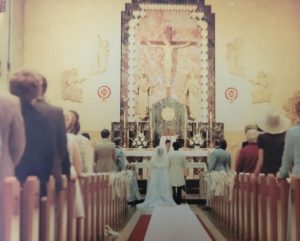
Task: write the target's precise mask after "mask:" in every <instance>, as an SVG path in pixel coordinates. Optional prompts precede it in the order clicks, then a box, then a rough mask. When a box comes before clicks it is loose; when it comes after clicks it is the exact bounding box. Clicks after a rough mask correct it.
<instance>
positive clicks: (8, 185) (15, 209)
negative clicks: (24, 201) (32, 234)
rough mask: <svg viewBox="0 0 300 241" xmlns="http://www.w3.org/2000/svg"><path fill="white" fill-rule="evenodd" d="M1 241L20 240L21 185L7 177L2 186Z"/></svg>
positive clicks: (0, 202)
mask: <svg viewBox="0 0 300 241" xmlns="http://www.w3.org/2000/svg"><path fill="white" fill-rule="evenodd" d="M0 185H1V186H0V212H1V215H0V240H1V241H19V240H20V225H19V224H20V184H19V182H18V180H17V179H16V178H15V177H7V178H5V180H4V181H3V183H2V184H0Z"/></svg>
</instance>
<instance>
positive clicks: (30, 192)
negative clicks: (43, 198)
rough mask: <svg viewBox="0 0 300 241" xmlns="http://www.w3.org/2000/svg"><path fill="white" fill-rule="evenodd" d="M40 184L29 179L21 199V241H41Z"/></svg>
mask: <svg viewBox="0 0 300 241" xmlns="http://www.w3.org/2000/svg"><path fill="white" fill-rule="evenodd" d="M39 205H40V183H39V180H38V179H37V178H36V177H32V176H30V177H27V179H26V181H25V183H24V184H23V190H22V199H21V241H39V226H40V225H39Z"/></svg>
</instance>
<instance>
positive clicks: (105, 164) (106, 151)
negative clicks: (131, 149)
mask: <svg viewBox="0 0 300 241" xmlns="http://www.w3.org/2000/svg"><path fill="white" fill-rule="evenodd" d="M109 136H110V132H109V130H107V129H103V130H102V131H101V137H102V141H100V142H99V143H98V144H96V145H95V151H94V160H95V165H96V167H95V169H96V172H114V171H116V170H117V167H116V162H117V156H116V150H115V144H114V143H112V142H111V141H109V139H108V138H109Z"/></svg>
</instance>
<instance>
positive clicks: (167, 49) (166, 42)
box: [141, 27, 197, 88]
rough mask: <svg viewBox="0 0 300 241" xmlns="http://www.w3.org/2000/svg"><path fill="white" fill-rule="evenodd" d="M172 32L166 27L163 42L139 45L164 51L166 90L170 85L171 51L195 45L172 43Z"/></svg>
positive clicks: (194, 43) (193, 43)
mask: <svg viewBox="0 0 300 241" xmlns="http://www.w3.org/2000/svg"><path fill="white" fill-rule="evenodd" d="M174 32H175V31H174V30H173V29H172V27H167V28H166V30H165V34H166V36H165V37H164V39H163V41H143V42H142V43H141V44H144V45H148V46H153V47H157V48H162V50H163V51H164V80H165V83H166V87H167V88H170V87H171V84H172V65H173V52H174V51H173V50H175V49H179V48H185V47H188V46H193V45H197V42H187V41H174V40H173V33H174Z"/></svg>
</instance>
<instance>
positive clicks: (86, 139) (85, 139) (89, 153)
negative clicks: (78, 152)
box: [81, 132, 94, 174]
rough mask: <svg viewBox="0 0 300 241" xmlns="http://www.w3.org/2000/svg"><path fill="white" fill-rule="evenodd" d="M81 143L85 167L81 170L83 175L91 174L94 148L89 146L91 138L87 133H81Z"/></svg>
mask: <svg viewBox="0 0 300 241" xmlns="http://www.w3.org/2000/svg"><path fill="white" fill-rule="evenodd" d="M81 135H82V138H81V142H82V143H83V146H84V149H85V157H84V159H85V160H86V161H85V164H86V167H85V169H84V170H83V172H84V173H87V174H92V173H93V172H94V148H93V146H92V144H91V137H90V134H89V133H86V132H84V133H82V134H81Z"/></svg>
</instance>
